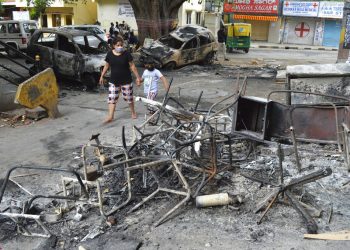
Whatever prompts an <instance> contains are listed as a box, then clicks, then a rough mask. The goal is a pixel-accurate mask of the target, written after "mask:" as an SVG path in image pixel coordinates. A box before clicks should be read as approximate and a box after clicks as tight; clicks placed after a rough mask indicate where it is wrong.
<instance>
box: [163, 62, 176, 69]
mask: <svg viewBox="0 0 350 250" xmlns="http://www.w3.org/2000/svg"><path fill="white" fill-rule="evenodd" d="M163 68H164V69H165V70H173V69H175V68H176V63H175V62H168V63H167V64H165V66H164V67H163Z"/></svg>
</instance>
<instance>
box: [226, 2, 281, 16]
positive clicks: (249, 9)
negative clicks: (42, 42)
mask: <svg viewBox="0 0 350 250" xmlns="http://www.w3.org/2000/svg"><path fill="white" fill-rule="evenodd" d="M278 3H279V0H233V3H225V4H224V12H225V13H258V14H276V15H277V14H278Z"/></svg>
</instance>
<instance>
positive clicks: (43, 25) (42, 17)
mask: <svg viewBox="0 0 350 250" xmlns="http://www.w3.org/2000/svg"><path fill="white" fill-rule="evenodd" d="M41 27H43V28H46V27H47V15H42V16H41Z"/></svg>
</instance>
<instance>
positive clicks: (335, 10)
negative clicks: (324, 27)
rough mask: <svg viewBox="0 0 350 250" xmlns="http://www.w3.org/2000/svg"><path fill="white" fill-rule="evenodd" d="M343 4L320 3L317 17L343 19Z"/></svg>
mask: <svg viewBox="0 0 350 250" xmlns="http://www.w3.org/2000/svg"><path fill="white" fill-rule="evenodd" d="M343 8H344V2H320V10H319V12H318V17H327V18H339V19H342V18H343Z"/></svg>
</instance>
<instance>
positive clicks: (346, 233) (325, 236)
mask: <svg viewBox="0 0 350 250" xmlns="http://www.w3.org/2000/svg"><path fill="white" fill-rule="evenodd" d="M304 238H305V239H317V240H350V230H343V231H339V232H331V233H322V234H304Z"/></svg>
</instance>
